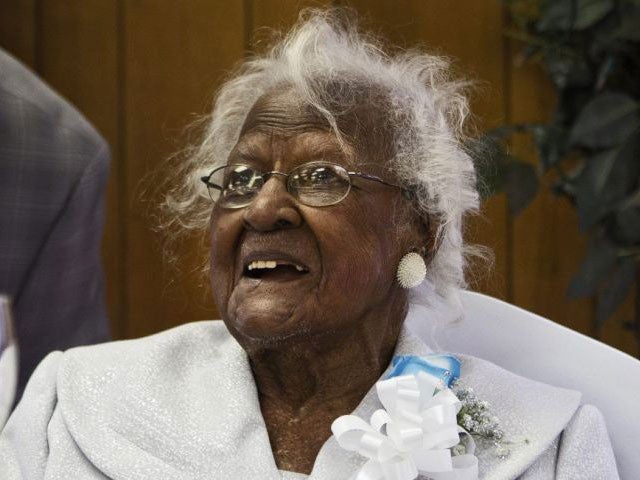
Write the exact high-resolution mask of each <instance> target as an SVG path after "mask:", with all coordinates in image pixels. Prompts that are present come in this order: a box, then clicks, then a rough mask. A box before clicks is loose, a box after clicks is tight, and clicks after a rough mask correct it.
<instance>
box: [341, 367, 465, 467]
mask: <svg viewBox="0 0 640 480" xmlns="http://www.w3.org/2000/svg"><path fill="white" fill-rule="evenodd" d="M459 375H460V362H459V360H458V359H456V358H455V357H453V356H451V355H428V356H424V357H417V356H400V357H395V358H394V359H393V369H392V371H391V372H390V373H389V375H388V376H387V378H386V379H385V380H381V381H379V382H378V383H377V384H376V391H377V393H378V397H379V398H380V402H381V403H382V405H383V406H384V409H379V410H376V411H375V412H374V413H373V415H372V416H371V419H370V421H369V423H367V422H365V421H364V420H363V419H361V418H360V417H357V416H355V415H344V416H342V417H340V418H338V419H336V420H335V421H334V422H333V424H332V426H331V430H332V432H333V434H334V436H335V437H336V439H337V441H338V443H339V444H340V446H341V447H342V448H345V449H347V450H351V451H355V452H358V453H359V454H360V455H363V456H364V457H366V458H368V461H367V462H366V463H365V465H364V466H363V467H362V468H361V469H360V470H359V471H358V472H357V473H356V474H355V475H354V477H353V478H354V479H355V480H414V479H415V478H416V477H417V476H418V475H419V474H423V475H426V476H428V477H429V478H431V479H433V480H454V479H455V480H475V479H477V478H478V459H477V458H476V457H475V455H474V451H475V442H474V440H473V438H472V436H471V435H470V434H469V433H468V432H467V430H465V429H464V428H462V427H461V426H460V425H458V420H457V416H458V413H459V412H460V410H461V408H462V407H463V404H462V402H461V401H460V399H458V397H457V396H456V395H455V394H454V393H453V391H452V390H451V388H450V387H451V385H452V383H453V382H454V381H455V380H456V379H457V378H458V377H459ZM461 438H462V439H463V440H464V441H462V440H461ZM462 447H464V448H462Z"/></svg>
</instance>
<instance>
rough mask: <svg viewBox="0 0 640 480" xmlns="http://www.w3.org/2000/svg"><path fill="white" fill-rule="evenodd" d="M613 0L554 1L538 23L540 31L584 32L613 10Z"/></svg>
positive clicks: (549, 4)
mask: <svg viewBox="0 0 640 480" xmlns="http://www.w3.org/2000/svg"><path fill="white" fill-rule="evenodd" d="M613 7H614V1H613V0H554V1H552V2H548V7H547V9H546V11H545V12H544V14H543V16H542V18H541V19H540V21H539V22H538V25H537V26H538V30H539V31H541V32H544V31H549V30H584V29H585V28H589V27H591V26H592V25H594V24H595V23H597V22H598V21H600V20H602V19H603V18H604V17H605V16H606V15H607V14H608V13H609V12H611V10H613Z"/></svg>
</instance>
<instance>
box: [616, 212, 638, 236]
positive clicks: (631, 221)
mask: <svg viewBox="0 0 640 480" xmlns="http://www.w3.org/2000/svg"><path fill="white" fill-rule="evenodd" d="M616 227H617V228H616V237H617V238H618V239H619V240H620V241H621V242H622V243H625V244H627V245H632V244H635V243H638V242H640V207H635V208H632V207H630V208H625V209H624V210H620V211H619V212H618V213H617V214H616Z"/></svg>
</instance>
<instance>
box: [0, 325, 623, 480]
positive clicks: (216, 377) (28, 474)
mask: <svg viewBox="0 0 640 480" xmlns="http://www.w3.org/2000/svg"><path fill="white" fill-rule="evenodd" d="M429 352H430V350H429V348H428V347H427V346H426V345H425V344H424V343H422V341H421V340H419V339H418V338H417V337H415V336H413V335H412V334H411V333H410V332H408V331H407V330H406V329H405V330H403V332H402V334H401V336H400V338H399V341H398V345H397V347H396V354H405V355H406V354H425V353H429ZM460 359H461V361H462V374H461V379H460V380H461V382H462V383H464V384H465V385H468V386H471V387H473V388H474V389H475V391H476V393H477V394H478V396H479V397H481V398H483V399H486V400H487V401H489V402H490V403H491V406H492V410H493V412H494V413H495V414H496V416H498V417H499V418H500V419H501V421H502V425H503V428H504V430H505V432H506V434H507V435H508V436H509V437H512V438H517V439H519V440H522V439H524V438H526V439H527V441H526V442H525V441H520V442H519V443H516V444H515V445H512V446H511V447H512V451H511V455H510V456H509V457H508V458H507V459H504V460H501V459H499V458H497V456H496V455H495V454H494V452H493V450H492V449H491V448H484V447H483V446H482V444H481V443H480V444H479V445H478V450H476V454H477V455H478V458H479V471H480V478H483V479H491V480H503V479H514V478H523V479H527V480H531V479H552V478H557V479H563V480H569V479H594V480H595V479H598V480H600V479H616V478H618V474H617V471H616V464H615V461H614V457H613V452H612V450H611V446H610V443H609V438H608V436H607V431H606V427H605V424H604V421H603V418H602V415H601V414H600V413H599V411H598V410H597V409H596V408H595V407H592V406H581V405H580V393H578V392H575V391H571V390H565V389H561V388H556V387H552V386H549V385H545V384H541V383H538V382H534V381H531V380H527V379H525V378H522V377H519V376H517V375H514V374H512V373H510V372H508V371H506V370H503V369H501V368H499V367H497V366H495V365H493V364H491V363H489V362H486V361H484V360H481V359H477V358H474V357H468V356H463V355H461V356H460ZM377 408H381V404H380V403H379V401H378V399H377V395H376V393H375V388H374V387H372V389H371V390H370V391H369V393H368V394H367V395H366V396H365V397H364V399H363V400H362V402H361V403H360V405H359V406H358V407H357V408H356V410H355V411H354V414H356V415H359V416H361V417H363V418H365V419H369V417H370V415H371V413H372V412H373V411H374V410H375V409H377ZM364 461H365V459H364V458H362V457H360V456H359V455H358V454H356V453H354V452H348V451H345V450H343V449H342V448H340V447H339V446H338V444H337V442H336V441H335V439H334V438H333V437H332V438H330V439H329V440H327V441H326V443H325V444H324V446H323V447H322V449H321V450H320V452H319V454H318V457H317V458H316V461H315V465H314V468H313V472H312V473H311V475H310V476H309V478H310V479H313V480H339V479H348V478H349V477H350V476H351V475H352V474H353V473H354V472H356V471H357V470H358V468H359V467H360V466H362V465H363V464H364ZM283 476H284V477H283ZM0 478H1V479H2V480H14V479H28V480H39V479H51V480H53V479H65V480H67V479H107V478H109V479H114V480H136V479H154V480H160V479H174V480H178V479H185V480H186V479H207V480H212V479H234V480H237V479H243V480H251V479H256V480H258V479H259V480H279V479H281V478H291V477H290V476H289V475H287V474H285V473H283V472H280V471H279V470H278V468H277V466H276V464H275V461H274V458H273V455H272V453H271V448H270V445H269V437H268V435H267V430H266V428H265V424H264V420H263V418H262V416H261V413H260V405H259V402H258V395H257V390H256V386H255V383H254V380H253V376H252V373H251V369H250V365H249V362H248V359H247V356H246V354H245V352H244V351H243V350H242V348H241V347H240V346H239V344H238V343H237V342H236V341H235V340H234V339H233V338H232V337H231V336H230V335H229V333H228V331H227V329H226V328H225V326H224V324H223V323H222V322H220V321H208V322H197V323H191V324H187V325H184V326H181V327H178V328H174V329H172V330H168V331H166V332H163V333H160V334H157V335H153V336H150V337H146V338H142V339H138V340H129V341H120V342H112V343H105V344H102V345H96V346H91V347H80V348H74V349H71V350H69V351H67V352H65V353H62V352H54V353H51V354H50V355H49V356H48V357H47V358H46V359H45V360H44V361H43V362H42V363H41V364H40V366H39V367H38V368H37V370H36V372H35V373H34V375H33V377H32V378H31V380H30V382H29V384H28V386H27V389H26V392H25V395H24V397H23V399H22V401H21V402H20V404H19V406H18V407H17V409H16V410H15V411H14V413H13V415H12V417H11V418H10V419H9V421H8V423H7V425H6V427H5V429H4V430H3V432H2V434H1V436H0ZM301 478H304V476H302V477H301Z"/></svg>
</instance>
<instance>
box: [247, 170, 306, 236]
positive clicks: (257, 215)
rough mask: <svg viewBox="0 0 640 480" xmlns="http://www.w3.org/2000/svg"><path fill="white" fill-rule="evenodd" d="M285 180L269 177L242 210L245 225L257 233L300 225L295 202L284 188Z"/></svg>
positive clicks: (275, 176)
mask: <svg viewBox="0 0 640 480" xmlns="http://www.w3.org/2000/svg"><path fill="white" fill-rule="evenodd" d="M285 182H286V178H280V177H279V176H277V175H273V176H272V177H270V178H269V179H268V180H267V181H266V182H265V184H264V185H263V186H262V188H261V189H260V191H259V192H258V194H257V195H256V196H255V198H254V199H253V201H252V202H251V203H250V204H249V205H248V206H247V207H245V209H244V216H243V220H244V222H245V225H246V226H247V227H248V228H250V229H252V230H257V231H264V232H267V231H270V230H278V229H281V228H295V227H299V226H300V225H301V224H302V217H301V215H300V212H299V211H298V206H297V204H296V200H295V199H294V198H293V197H292V196H291V195H290V194H289V192H288V191H287V188H286V184H285Z"/></svg>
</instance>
